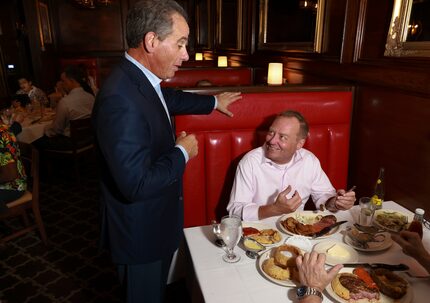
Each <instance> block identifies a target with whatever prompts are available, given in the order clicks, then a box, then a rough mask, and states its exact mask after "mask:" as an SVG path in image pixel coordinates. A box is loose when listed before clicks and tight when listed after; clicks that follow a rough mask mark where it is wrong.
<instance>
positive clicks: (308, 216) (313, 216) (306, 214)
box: [276, 210, 340, 239]
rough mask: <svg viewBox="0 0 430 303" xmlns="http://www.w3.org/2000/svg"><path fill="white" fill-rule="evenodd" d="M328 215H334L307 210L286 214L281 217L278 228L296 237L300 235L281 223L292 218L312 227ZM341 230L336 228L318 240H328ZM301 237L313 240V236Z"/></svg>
mask: <svg viewBox="0 0 430 303" xmlns="http://www.w3.org/2000/svg"><path fill="white" fill-rule="evenodd" d="M327 215H333V213H330V212H318V213H315V212H313V211H306V210H305V211H296V212H293V213H290V214H285V215H283V216H281V217H279V219H278V221H277V223H276V225H277V227H278V228H279V230H280V231H282V232H284V233H286V234H289V235H292V236H294V235H300V234H298V233H294V232H292V231H290V230H288V229H287V228H285V227H284V226H283V225H282V223H281V222H282V221H285V220H287V219H288V218H291V217H292V218H294V219H296V220H297V221H299V222H300V223H302V224H311V225H312V224H314V223H317V222H318V221H319V219H318V218H321V217H324V216H327ZM338 221H339V220H338V218H336V222H338ZM339 230H340V226H338V227H335V228H333V229H332V230H331V231H329V232H328V233H327V234H325V235H323V236H320V237H318V239H324V238H328V237H330V236H331V235H333V234H335V233H337V232H338V231H339ZM300 236H304V237H307V238H309V239H311V238H312V236H305V235H300Z"/></svg>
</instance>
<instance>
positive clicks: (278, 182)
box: [227, 147, 336, 221]
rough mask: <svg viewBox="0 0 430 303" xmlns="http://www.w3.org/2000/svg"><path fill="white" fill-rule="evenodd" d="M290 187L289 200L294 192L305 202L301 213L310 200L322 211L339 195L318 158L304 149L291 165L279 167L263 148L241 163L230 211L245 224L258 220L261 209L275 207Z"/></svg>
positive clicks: (296, 155) (228, 208)
mask: <svg viewBox="0 0 430 303" xmlns="http://www.w3.org/2000/svg"><path fill="white" fill-rule="evenodd" d="M288 185H291V187H292V190H291V192H290V193H289V194H288V195H287V198H290V197H291V196H292V195H293V193H294V191H295V190H297V192H298V193H299V195H300V197H301V198H302V205H301V206H300V207H299V210H303V208H304V205H305V203H306V201H308V199H309V197H310V196H312V200H313V201H314V203H315V206H316V207H317V208H319V206H320V205H321V204H324V203H325V202H326V201H327V200H328V199H329V198H331V197H333V196H335V195H336V190H335V189H334V187H333V186H332V184H331V183H330V180H329V179H328V177H327V175H326V174H325V173H324V171H323V170H322V168H321V165H320V162H319V160H318V158H317V157H316V156H315V155H314V154H313V153H311V152H310V151H308V150H306V149H304V148H301V149H300V150H298V151H296V153H295V154H294V156H293V158H292V159H291V161H290V162H289V163H287V164H284V165H279V164H276V163H274V162H273V161H271V160H269V159H267V158H266V157H265V156H264V150H263V148H262V147H259V148H256V149H254V150H252V151H250V152H248V153H247V154H246V155H245V156H244V157H243V158H242V160H241V161H240V162H239V165H238V167H237V170H236V176H235V180H234V183H233V188H232V191H231V195H230V202H229V204H228V206H227V210H228V211H229V213H230V214H237V215H239V216H241V217H242V219H243V220H244V221H255V220H258V209H259V207H260V205H267V204H272V203H274V202H275V200H276V197H277V196H278V194H279V193H280V192H281V191H283V190H284V189H285V188H287V186H288Z"/></svg>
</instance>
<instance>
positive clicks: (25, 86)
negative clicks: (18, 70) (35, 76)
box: [18, 78, 32, 93]
mask: <svg viewBox="0 0 430 303" xmlns="http://www.w3.org/2000/svg"><path fill="white" fill-rule="evenodd" d="M18 83H19V87H20V88H21V89H22V90H23V91H25V92H26V93H28V92H30V91H31V86H32V85H31V81H28V80H27V79H25V78H22V79H19V80H18Z"/></svg>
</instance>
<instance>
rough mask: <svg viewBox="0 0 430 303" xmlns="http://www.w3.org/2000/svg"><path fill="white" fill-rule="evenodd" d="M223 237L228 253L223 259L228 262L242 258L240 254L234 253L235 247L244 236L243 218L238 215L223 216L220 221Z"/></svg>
mask: <svg viewBox="0 0 430 303" xmlns="http://www.w3.org/2000/svg"><path fill="white" fill-rule="evenodd" d="M220 231H221V233H220V234H221V238H222V240H223V241H224V243H225V245H226V246H225V249H226V254H225V255H224V256H222V259H223V260H224V261H225V262H228V263H235V262H237V261H239V260H240V256H238V255H236V254H235V253H234V247H235V246H236V245H237V243H239V240H240V237H241V236H242V220H241V219H240V217H239V216H236V215H227V216H224V217H222V219H221V223H220Z"/></svg>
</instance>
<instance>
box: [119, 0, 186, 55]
mask: <svg viewBox="0 0 430 303" xmlns="http://www.w3.org/2000/svg"><path fill="white" fill-rule="evenodd" d="M174 13H177V14H179V15H181V16H182V17H184V19H185V20H187V19H188V17H187V13H186V12H185V10H184V9H183V8H182V6H180V5H179V4H178V3H177V2H176V1H173V0H142V1H139V2H137V3H136V4H135V5H134V6H133V7H132V8H131V9H130V10H129V11H128V14H127V21H126V37H127V44H128V47H131V48H137V47H138V46H139V44H140V43H141V42H142V41H143V39H144V37H145V35H146V34H147V33H148V32H154V33H156V34H157V36H158V38H159V39H160V40H164V39H165V38H166V37H167V36H168V35H169V34H171V33H172V31H173V29H172V26H173V20H172V15H173V14H174Z"/></svg>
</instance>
